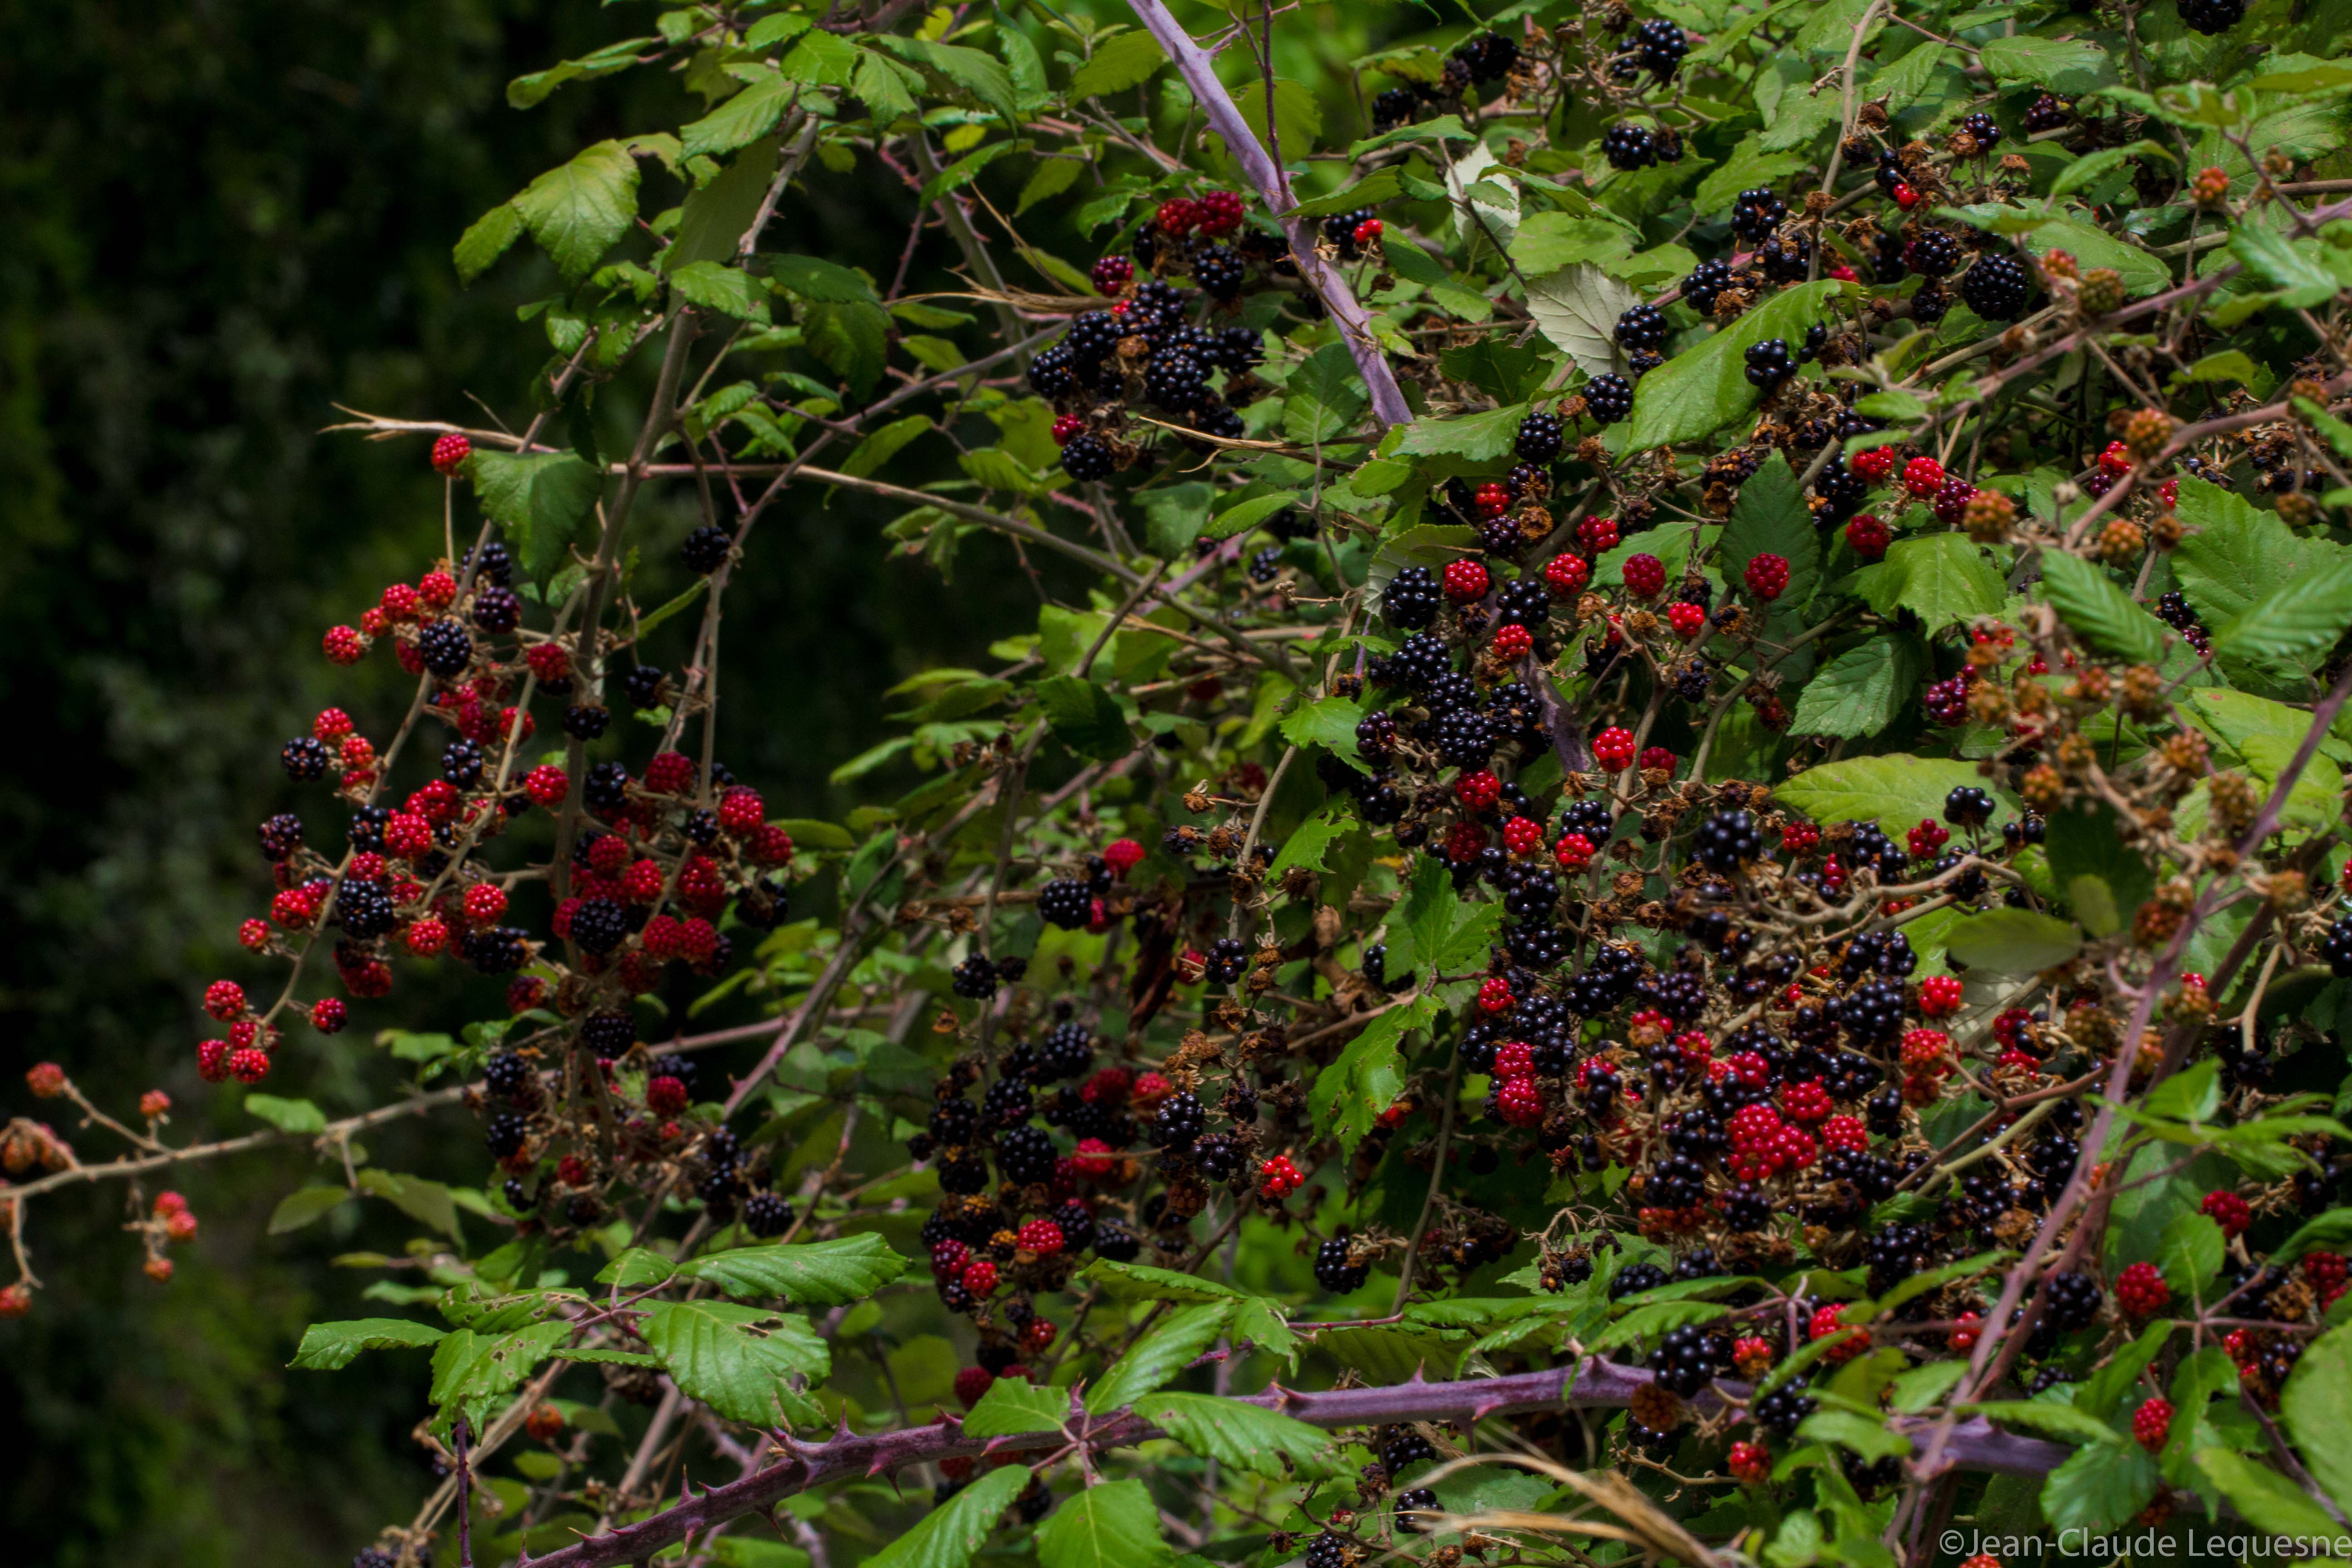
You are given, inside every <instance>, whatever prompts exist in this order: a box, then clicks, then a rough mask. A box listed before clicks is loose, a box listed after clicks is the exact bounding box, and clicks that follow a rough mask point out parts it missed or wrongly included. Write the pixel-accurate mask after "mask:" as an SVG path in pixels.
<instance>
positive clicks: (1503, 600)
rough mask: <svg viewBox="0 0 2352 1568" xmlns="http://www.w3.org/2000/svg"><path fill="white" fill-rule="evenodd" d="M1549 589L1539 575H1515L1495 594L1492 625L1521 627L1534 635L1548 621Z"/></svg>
mask: <svg viewBox="0 0 2352 1568" xmlns="http://www.w3.org/2000/svg"><path fill="white" fill-rule="evenodd" d="M1551 609H1552V599H1551V590H1550V589H1549V587H1547V586H1546V585H1545V584H1544V580H1543V579H1542V578H1541V577H1535V576H1529V577H1517V578H1513V579H1512V580H1511V581H1510V582H1507V583H1506V584H1503V588H1502V592H1500V593H1499V594H1497V595H1496V596H1495V624H1496V626H1525V627H1527V628H1528V630H1529V631H1531V632H1534V633H1536V634H1537V635H1538V637H1540V636H1541V635H1542V632H1543V629H1544V627H1545V626H1546V625H1547V624H1548V623H1549V621H1550V620H1551Z"/></svg>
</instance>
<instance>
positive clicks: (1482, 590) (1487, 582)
mask: <svg viewBox="0 0 2352 1568" xmlns="http://www.w3.org/2000/svg"><path fill="white" fill-rule="evenodd" d="M1493 582H1494V580H1493V578H1491V577H1490V576H1489V575H1488V574H1487V572H1486V567H1485V566H1484V565H1483V564H1481V563H1478V562H1475V561H1468V560H1464V561H1454V562H1450V563H1447V565H1446V568H1445V577H1444V584H1445V596H1446V597H1447V598H1449V599H1451V600H1453V601H1454V603H1455V604H1457V605H1467V604H1471V603H1473V602H1475V601H1476V600H1479V599H1483V598H1485V597H1486V591H1487V589H1488V588H1489V587H1491V586H1492V585H1493Z"/></svg>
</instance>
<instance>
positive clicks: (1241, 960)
mask: <svg viewBox="0 0 2352 1568" xmlns="http://www.w3.org/2000/svg"><path fill="white" fill-rule="evenodd" d="M1248 970H1249V949H1248V948H1246V947H1244V946H1243V945H1242V943H1241V942H1240V941H1239V940H1238V939H1237V938H1234V937H1230V936H1221V937H1219V938H1218V939H1217V940H1216V941H1215V942H1211V943H1210V944H1209V955H1208V963H1207V976H1208V981H1209V984H1212V985H1238V984H1241V978H1242V976H1243V975H1244V973H1247V972H1248Z"/></svg>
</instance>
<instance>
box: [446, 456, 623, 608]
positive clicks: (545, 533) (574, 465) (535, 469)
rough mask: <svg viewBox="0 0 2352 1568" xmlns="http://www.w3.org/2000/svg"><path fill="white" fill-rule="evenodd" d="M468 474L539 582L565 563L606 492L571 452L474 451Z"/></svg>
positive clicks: (600, 479) (521, 561)
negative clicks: (568, 550)
mask: <svg viewBox="0 0 2352 1568" xmlns="http://www.w3.org/2000/svg"><path fill="white" fill-rule="evenodd" d="M466 469H467V474H468V475H469V476H470V477H471V478H472V479H473V481H474V493H475V495H476V496H477V497H478V498H479V500H480V501H481V503H482V510H484V511H486V512H488V513H489V514H490V516H491V518H492V519H494V520H495V521H497V522H498V524H499V527H500V528H502V529H504V530H505V531H506V535H507V537H508V538H509V540H511V541H513V542H514V547H515V559H516V562H517V563H518V564H520V566H521V567H522V569H523V572H524V574H526V575H528V576H530V577H533V578H536V579H538V580H540V581H541V582H544V581H545V580H546V579H547V577H548V575H549V574H551V573H552V572H553V571H554V570H555V568H556V567H557V566H558V565H560V564H562V561H563V556H564V552H565V549H566V548H567V547H568V546H569V545H570V544H571V543H572V539H573V537H574V536H575V535H576V534H577V533H578V532H579V531H580V525H581V523H582V522H583V521H585V520H586V518H587V517H588V514H589V513H590V512H591V511H592V510H594V508H595V505H596V498H597V497H598V496H599V495H602V494H603V493H604V476H603V475H602V474H599V473H598V472H597V471H596V470H595V469H594V468H590V467H589V466H588V465H587V464H586V463H583V462H582V461H581V460H580V458H579V457H578V455H577V454H575V453H572V452H540V453H533V454H531V455H530V456H529V457H517V456H514V455H512V454H509V453H506V452H476V453H475V454H474V455H473V456H472V457H471V458H467V462H466Z"/></svg>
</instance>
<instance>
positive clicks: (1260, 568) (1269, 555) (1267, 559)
mask: <svg viewBox="0 0 2352 1568" xmlns="http://www.w3.org/2000/svg"><path fill="white" fill-rule="evenodd" d="M1281 575H1282V546H1281V545H1279V544H1269V545H1267V546H1266V547H1265V549H1263V550H1261V551H1259V552H1257V553H1256V554H1255V555H1253V556H1251V557H1250V563H1249V580H1250V581H1251V582H1253V583H1271V582H1273V581H1274V580H1275V579H1276V577H1279V576H1281Z"/></svg>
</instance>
